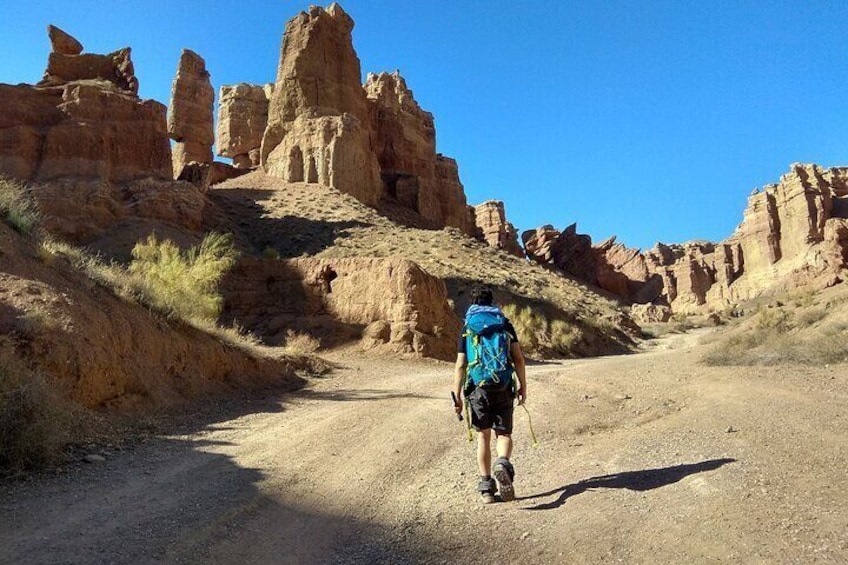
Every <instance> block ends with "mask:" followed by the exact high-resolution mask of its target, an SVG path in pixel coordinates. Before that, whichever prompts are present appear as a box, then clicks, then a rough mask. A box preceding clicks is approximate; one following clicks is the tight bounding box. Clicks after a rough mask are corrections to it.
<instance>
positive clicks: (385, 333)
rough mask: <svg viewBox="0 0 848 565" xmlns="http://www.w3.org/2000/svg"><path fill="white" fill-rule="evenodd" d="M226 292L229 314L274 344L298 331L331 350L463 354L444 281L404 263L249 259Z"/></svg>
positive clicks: (231, 276)
mask: <svg viewBox="0 0 848 565" xmlns="http://www.w3.org/2000/svg"><path fill="white" fill-rule="evenodd" d="M223 291H224V295H225V299H226V306H225V310H226V312H225V316H229V317H232V318H233V319H235V320H238V321H239V323H240V324H242V325H243V326H244V327H246V328H249V329H251V330H252V331H254V332H255V333H257V334H258V335H261V336H263V338H264V339H266V340H268V341H269V342H271V343H273V342H277V341H284V340H285V337H284V332H285V331H288V330H292V331H295V332H298V333H303V334H309V335H311V336H313V337H314V338H316V339H318V340H319V341H322V343H324V344H325V345H326V344H331V345H332V344H335V345H338V344H339V343H338V342H339V341H342V342H343V341H345V340H349V341H353V342H358V343H359V344H360V345H361V347H363V348H364V349H367V350H376V351H378V352H380V351H382V352H396V353H405V354H414V355H418V356H424V357H435V358H439V359H446V360H448V359H451V358H452V357H453V356H455V355H456V343H455V339H456V336H457V335H458V334H459V330H460V324H459V320H458V319H457V317H456V315H455V314H454V312H453V310H452V309H451V308H450V305H449V304H448V295H447V290H446V288H445V285H444V283H443V282H442V281H441V280H440V279H438V278H436V277H433V276H431V275H429V274H427V273H426V272H425V271H424V270H422V269H421V268H420V267H419V266H418V265H417V264H415V263H413V262H411V261H407V260H404V259H288V260H273V261H269V260H262V259H242V260H241V261H240V262H239V264H238V265H237V266H236V268H235V269H234V270H233V272H232V273H230V274H229V275H227V277H226V278H225V280H224V282H223ZM281 334H282V335H281ZM334 342H335V343H334Z"/></svg>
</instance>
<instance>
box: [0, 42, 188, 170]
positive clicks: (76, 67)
mask: <svg viewBox="0 0 848 565" xmlns="http://www.w3.org/2000/svg"><path fill="white" fill-rule="evenodd" d="M48 33H49V34H50V36H51V44H52V46H53V52H51V53H50V55H49V59H48V64H47V70H46V71H45V73H44V78H43V79H42V80H41V81H40V82H39V83H38V84H37V85H26V84H19V85H7V84H0V174H4V175H6V176H10V177H13V178H17V179H21V180H33V181H49V180H54V179H60V178H87V179H96V180H104V181H111V182H120V181H127V180H132V179H137V178H144V177H153V178H162V179H165V178H171V149H170V145H169V142H168V133H167V127H166V119H165V116H166V109H165V106H164V105H162V104H160V103H159V102H156V101H153V100H141V99H139V98H138V96H137V94H136V93H137V92H138V80H137V79H136V77H135V74H134V71H133V64H132V60H131V58H130V49H129V48H128V47H127V48H124V49H120V50H118V51H115V52H114V53H110V54H108V55H97V54H91V53H82V52H81V51H82V45H81V44H80V43H79V42H78V41H76V40H75V39H74V38H73V37H71V36H70V35H68V34H67V33H64V32H61V30H58V28H54V27H51V28H49V30H48Z"/></svg>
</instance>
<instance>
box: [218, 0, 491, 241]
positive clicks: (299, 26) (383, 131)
mask: <svg viewBox="0 0 848 565" xmlns="http://www.w3.org/2000/svg"><path fill="white" fill-rule="evenodd" d="M352 29H353V20H352V19H351V18H350V16H348V15H347V14H346V13H345V12H344V10H342V8H341V7H340V6H339V5H338V4H332V5H331V6H330V7H329V8H327V9H326V10H325V9H322V8H318V7H312V8H310V9H309V11H308V12H303V13H301V14H300V15H298V16H297V17H295V18H293V19H292V20H290V21H289V22H288V23H287V24H286V32H285V35H284V37H283V44H282V48H281V55H280V64H279V68H278V71H277V79H276V83H275V86H274V92H273V95H272V97H271V101H270V104H269V109H268V118H267V119H268V125H267V128H266V130H265V133H264V136H263V139H262V148H261V153H260V161H261V164H262V165H263V167H264V168H265V170H266V171H267V172H269V173H270V174H272V175H274V176H278V177H281V178H284V179H286V180H288V181H290V182H307V183H320V184H324V185H327V186H332V187H334V188H337V189H338V190H340V191H341V192H345V193H347V194H351V195H353V196H354V197H356V198H357V199H359V200H360V201H362V202H364V203H366V204H368V205H371V206H376V205H378V203H379V202H380V201H381V200H384V199H388V200H390V201H392V202H397V203H399V204H400V205H401V206H403V207H405V208H408V209H410V210H414V211H415V212H417V213H418V214H420V215H421V216H423V217H424V218H425V219H427V220H428V221H429V222H430V223H431V224H432V225H434V226H437V227H445V226H452V227H456V228H459V229H460V230H462V231H463V232H465V233H466V234H469V235H471V234H473V233H475V231H476V228H475V225H474V223H473V222H471V221H470V218H469V213H468V208H467V203H466V199H465V191H464V189H463V186H462V183H461V182H460V181H459V173H458V170H457V166H456V162H455V161H453V160H452V159H450V158H447V157H444V156H442V155H439V154H437V153H436V132H435V126H434V123H433V116H432V114H430V113H429V112H427V111H425V110H423V109H422V108H421V107H420V106H419V105H418V103H417V102H416V101H415V98H414V97H413V95H412V91H411V90H410V89H409V88H408V86H407V84H406V81H405V80H404V79H403V77H401V76H400V74H399V73H397V72H395V73H380V74H369V75H368V79H367V81H366V84H365V85H364V86H363V85H362V84H361V83H360V73H361V71H360V64H359V58H358V57H357V56H356V52H355V51H354V49H353V44H352V40H351V30H352ZM257 94H258V93H257ZM222 112H223V111H222ZM222 127H224V126H222ZM223 138H224V135H221V134H219V144H221V146H222V147H224V146H226V144H225V143H224V142H223V141H222V140H223ZM230 138H232V135H231V134H230ZM244 150H245V147H238V148H235V149H230V148H227V152H228V155H231V156H233V158H234V159H235V158H236V156H237V155H244V153H243V152H244ZM222 154H223V153H222ZM249 161H250V162H251V163H253V159H252V158H250V159H249ZM247 162H248V160H246V159H245V158H244V157H239V162H238V163H237V166H245V165H246V163H247Z"/></svg>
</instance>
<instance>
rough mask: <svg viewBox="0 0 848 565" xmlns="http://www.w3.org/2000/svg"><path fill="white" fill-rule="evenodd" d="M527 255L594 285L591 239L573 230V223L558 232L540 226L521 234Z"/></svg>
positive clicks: (594, 266)
mask: <svg viewBox="0 0 848 565" xmlns="http://www.w3.org/2000/svg"><path fill="white" fill-rule="evenodd" d="M521 240H522V242H523V243H524V248H525V251H526V254H527V257H529V258H530V259H532V260H534V261H536V262H537V263H541V264H543V265H553V266H555V267H557V268H558V269H560V270H561V271H564V272H566V273H568V274H569V275H571V276H573V277H577V278H579V279H581V280H584V281H586V282H588V283H590V284H597V282H598V277H597V267H596V265H595V256H594V253H593V251H592V238H591V237H589V236H588V235H585V234H579V233H577V224H571V225H570V226H568V227H567V228H565V230H563V231H562V232H560V231H559V230H557V229H555V228H554V227H553V226H551V225H544V226H541V227H540V228H537V229H535V230H527V231H525V232H524V233H522V234H521Z"/></svg>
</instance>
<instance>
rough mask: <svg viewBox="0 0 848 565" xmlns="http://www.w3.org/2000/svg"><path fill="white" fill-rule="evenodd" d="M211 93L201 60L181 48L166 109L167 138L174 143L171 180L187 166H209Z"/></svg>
mask: <svg viewBox="0 0 848 565" xmlns="http://www.w3.org/2000/svg"><path fill="white" fill-rule="evenodd" d="M214 102H215V91H214V89H213V88H212V82H211V80H210V77H209V71H207V70H206V62H205V61H204V60H203V58H202V57H201V56H200V55H198V54H197V53H195V52H194V51H191V50H189V49H183V51H182V54H181V55H180V62H179V65H178V66H177V74H176V77H175V78H174V82H173V84H172V86H171V105H170V107H169V109H168V135H170V137H171V139H173V140H174V141H176V144H175V146H174V149H173V170H174V178H179V177H180V175H181V174H182V170H183V168H184V167H185V166H186V165H187V164H188V163H192V162H194V163H201V164H204V163H211V162H212V144H213V143H215V131H214V124H213V122H214V115H213V113H214V109H213V105H214Z"/></svg>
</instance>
